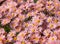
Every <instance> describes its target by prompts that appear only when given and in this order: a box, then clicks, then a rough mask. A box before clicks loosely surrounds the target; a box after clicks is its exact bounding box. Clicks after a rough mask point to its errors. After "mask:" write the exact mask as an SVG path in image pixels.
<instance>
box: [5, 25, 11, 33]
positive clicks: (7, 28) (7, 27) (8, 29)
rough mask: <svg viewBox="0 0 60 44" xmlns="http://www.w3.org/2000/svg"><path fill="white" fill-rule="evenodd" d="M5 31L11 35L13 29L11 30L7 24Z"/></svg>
mask: <svg viewBox="0 0 60 44" xmlns="http://www.w3.org/2000/svg"><path fill="white" fill-rule="evenodd" d="M4 30H5V31H6V32H7V33H9V32H10V30H11V28H10V26H9V25H8V24H7V25H5V26H4Z"/></svg>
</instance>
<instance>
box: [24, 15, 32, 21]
mask: <svg viewBox="0 0 60 44" xmlns="http://www.w3.org/2000/svg"><path fill="white" fill-rule="evenodd" d="M31 19H32V16H29V17H28V18H25V20H24V22H27V21H29V20H31Z"/></svg>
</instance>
